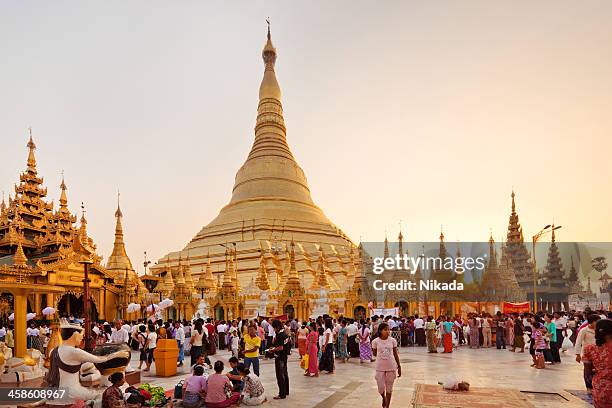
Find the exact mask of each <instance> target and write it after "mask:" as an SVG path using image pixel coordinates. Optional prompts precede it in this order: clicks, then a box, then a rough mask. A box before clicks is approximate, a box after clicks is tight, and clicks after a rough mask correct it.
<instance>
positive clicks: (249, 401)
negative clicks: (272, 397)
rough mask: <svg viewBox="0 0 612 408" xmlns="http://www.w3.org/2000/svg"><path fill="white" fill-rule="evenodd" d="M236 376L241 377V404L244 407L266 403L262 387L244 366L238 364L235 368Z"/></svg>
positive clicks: (256, 377)
mask: <svg viewBox="0 0 612 408" xmlns="http://www.w3.org/2000/svg"><path fill="white" fill-rule="evenodd" d="M236 370H237V371H238V374H240V376H241V377H242V381H243V388H242V403H243V404H244V405H251V406H252V405H261V404H263V403H264V402H266V395H265V394H264V387H263V384H262V383H261V380H260V379H259V377H258V376H256V375H255V374H254V373H251V372H250V371H249V369H248V368H246V367H245V366H244V364H242V363H240V364H238V366H237V367H236Z"/></svg>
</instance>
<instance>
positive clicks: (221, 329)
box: [217, 321, 226, 350]
mask: <svg viewBox="0 0 612 408" xmlns="http://www.w3.org/2000/svg"><path fill="white" fill-rule="evenodd" d="M225 328H226V326H225V322H224V321H221V322H219V324H218V325H217V333H218V334H219V349H220V350H224V349H225Z"/></svg>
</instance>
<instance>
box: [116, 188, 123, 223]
mask: <svg viewBox="0 0 612 408" xmlns="http://www.w3.org/2000/svg"><path fill="white" fill-rule="evenodd" d="M120 199H121V193H120V192H119V189H117V211H115V217H117V218H121V217H123V213H122V212H121V206H120V205H119V204H120Z"/></svg>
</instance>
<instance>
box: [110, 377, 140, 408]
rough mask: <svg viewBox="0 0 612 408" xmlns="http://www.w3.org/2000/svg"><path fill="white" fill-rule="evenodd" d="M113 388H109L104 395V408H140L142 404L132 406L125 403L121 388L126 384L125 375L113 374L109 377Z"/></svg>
mask: <svg viewBox="0 0 612 408" xmlns="http://www.w3.org/2000/svg"><path fill="white" fill-rule="evenodd" d="M108 381H110V383H111V386H110V387H108V388H107V389H106V390H105V391H104V394H102V407H103V408H139V407H141V405H140V404H130V403H128V402H126V401H125V398H124V397H123V391H121V388H119V387H121V386H122V385H123V384H125V377H124V376H123V373H113V374H111V375H110V376H109V377H108Z"/></svg>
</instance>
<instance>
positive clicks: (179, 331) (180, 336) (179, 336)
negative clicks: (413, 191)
mask: <svg viewBox="0 0 612 408" xmlns="http://www.w3.org/2000/svg"><path fill="white" fill-rule="evenodd" d="M174 338H175V339H176V343H177V345H178V349H179V355H178V360H177V361H178V364H177V367H182V366H183V360H184V358H185V353H184V351H183V350H184V347H185V329H184V328H183V326H182V325H181V324H180V323H179V322H174Z"/></svg>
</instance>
